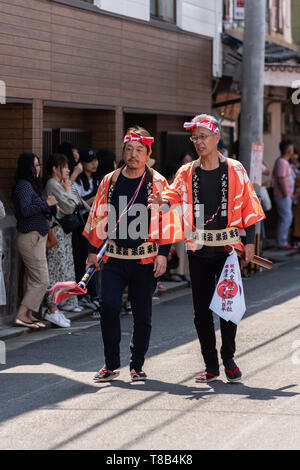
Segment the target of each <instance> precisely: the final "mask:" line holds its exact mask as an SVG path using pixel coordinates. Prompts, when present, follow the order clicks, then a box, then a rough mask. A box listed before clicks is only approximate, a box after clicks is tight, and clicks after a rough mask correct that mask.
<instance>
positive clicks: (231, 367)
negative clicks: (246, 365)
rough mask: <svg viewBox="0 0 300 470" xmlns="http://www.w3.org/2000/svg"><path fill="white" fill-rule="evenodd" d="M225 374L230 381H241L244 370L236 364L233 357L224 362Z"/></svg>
mask: <svg viewBox="0 0 300 470" xmlns="http://www.w3.org/2000/svg"><path fill="white" fill-rule="evenodd" d="M224 366H225V374H226V378H227V380H228V382H240V381H241V379H242V372H241V371H240V368H239V367H238V366H237V365H236V363H235V362H234V360H233V359H231V360H230V361H229V362H226V364H224Z"/></svg>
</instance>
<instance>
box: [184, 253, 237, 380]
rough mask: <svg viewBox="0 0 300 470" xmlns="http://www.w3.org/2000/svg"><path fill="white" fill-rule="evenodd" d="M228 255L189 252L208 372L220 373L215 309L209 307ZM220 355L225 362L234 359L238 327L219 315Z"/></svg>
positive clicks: (203, 353)
mask: <svg viewBox="0 0 300 470" xmlns="http://www.w3.org/2000/svg"><path fill="white" fill-rule="evenodd" d="M227 256H228V255H227V254H225V253H220V254H219V253H218V254H216V255H212V256H211V257H202V256H196V255H189V266H190V276H191V285H192V294H193V304H194V314H195V317H194V323H195V327H196V330H197V333H198V338H199V341H200V346H201V352H202V355H203V359H204V362H205V365H206V370H207V372H212V373H216V372H217V373H218V372H219V361H218V353H217V350H216V335H215V328H214V320H213V314H212V311H211V310H210V309H209V305H210V302H211V299H212V297H213V294H214V291H215V286H216V280H218V278H219V276H220V274H221V272H222V269H223V266H224V263H225V260H226V258H227ZM220 325H221V338H222V347H221V358H222V361H223V364H226V361H228V360H229V359H232V358H233V356H234V353H235V336H236V330H237V327H236V325H235V324H234V323H232V322H231V321H229V322H227V321H225V320H223V318H220Z"/></svg>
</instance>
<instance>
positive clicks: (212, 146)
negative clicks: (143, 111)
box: [149, 114, 265, 383]
mask: <svg viewBox="0 0 300 470" xmlns="http://www.w3.org/2000/svg"><path fill="white" fill-rule="evenodd" d="M184 128H185V129H186V130H190V131H191V132H192V135H191V137H190V139H191V141H192V142H193V144H194V146H195V149H196V151H197V154H198V156H199V159H198V160H196V161H193V162H191V163H188V164H186V165H183V166H182V167H181V168H180V169H179V170H178V172H177V174H176V177H175V180H174V182H173V183H172V185H171V187H170V188H167V189H166V190H165V191H164V192H163V194H162V195H161V194H157V195H156V196H155V195H152V196H151V197H150V198H149V203H150V205H151V206H152V205H153V204H154V205H155V204H156V205H157V204H159V205H161V204H168V205H169V206H170V207H172V206H174V205H177V204H181V206H182V214H183V219H182V223H183V229H184V233H185V235H186V238H187V240H186V245H187V251H188V255H189V267H190V276H191V284H192V294H193V304H194V313H195V317H194V323H195V327H196V330H197V333H198V337H199V341H200V345H201V352H202V355H203V359H204V362H205V366H206V369H205V371H203V372H200V374H199V375H198V376H197V377H196V382H200V383H201V382H211V381H212V380H215V379H216V378H217V377H218V376H219V361H218V353H217V350H216V336H215V330H214V322H213V316H212V312H211V310H210V309H209V305H210V302H211V299H212V297H213V294H214V290H215V279H216V276H217V277H219V276H220V274H221V271H222V268H223V265H224V262H225V259H226V258H227V256H228V255H227V254H226V253H225V252H224V245H232V246H234V247H236V248H240V249H243V248H244V247H243V245H242V244H241V241H240V237H239V230H242V229H245V230H246V234H247V241H246V246H245V259H246V261H251V259H252V258H253V256H254V246H255V245H254V243H255V224H256V223H257V222H259V221H261V220H263V219H264V218H265V216H264V213H263V210H262V208H261V206H260V203H259V201H258V198H257V196H256V194H255V192H254V190H253V187H252V184H251V182H250V180H249V178H248V175H247V173H246V171H245V169H244V167H243V166H242V164H241V163H240V162H238V161H236V160H233V159H231V158H225V157H224V156H223V155H222V154H221V153H220V152H218V149H217V148H218V142H219V140H220V127H219V123H218V121H217V120H216V119H215V118H214V117H213V116H209V115H206V114H201V115H199V116H196V117H195V118H194V119H193V120H192V122H186V123H184ZM203 228H204V230H203ZM220 327H221V337H222V348H221V358H222V361H223V364H224V366H225V373H226V377H227V380H228V381H229V382H237V381H239V380H241V377H242V374H241V371H240V369H239V367H238V366H237V365H236V363H235V361H234V359H233V357H234V353H235V337H236V325H235V324H234V323H232V322H231V321H229V322H226V321H225V320H223V319H222V318H221V319H220Z"/></svg>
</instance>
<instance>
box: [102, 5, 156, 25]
mask: <svg viewBox="0 0 300 470" xmlns="http://www.w3.org/2000/svg"><path fill="white" fill-rule="evenodd" d="M94 4H95V5H96V6H97V7H98V8H101V9H102V10H106V11H110V12H111V13H116V14H118V15H125V16H130V17H131V18H137V19H139V20H144V21H149V20H150V0H94Z"/></svg>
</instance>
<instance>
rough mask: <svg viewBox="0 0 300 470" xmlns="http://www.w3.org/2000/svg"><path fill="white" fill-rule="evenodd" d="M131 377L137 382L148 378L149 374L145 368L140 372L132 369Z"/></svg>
mask: <svg viewBox="0 0 300 470" xmlns="http://www.w3.org/2000/svg"><path fill="white" fill-rule="evenodd" d="M130 377H131V380H132V381H133V382H137V381H138V380H146V379H147V375H146V373H145V372H144V371H143V370H140V372H136V371H135V370H134V369H131V371H130Z"/></svg>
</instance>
